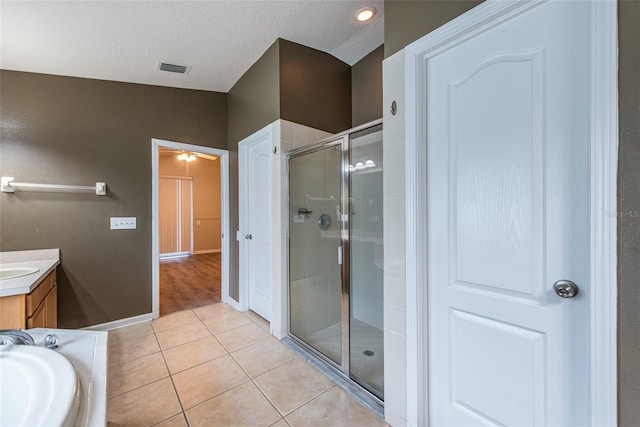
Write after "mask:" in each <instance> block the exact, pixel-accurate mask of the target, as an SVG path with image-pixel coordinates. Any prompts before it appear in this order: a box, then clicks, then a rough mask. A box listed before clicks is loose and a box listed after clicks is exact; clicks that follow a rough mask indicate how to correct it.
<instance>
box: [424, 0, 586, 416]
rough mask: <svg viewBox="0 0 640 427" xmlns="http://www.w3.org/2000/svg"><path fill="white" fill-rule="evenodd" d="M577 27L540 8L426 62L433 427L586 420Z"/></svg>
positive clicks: (575, 11) (571, 16)
mask: <svg viewBox="0 0 640 427" xmlns="http://www.w3.org/2000/svg"><path fill="white" fill-rule="evenodd" d="M589 19H590V18H589V5H588V2H572V1H548V2H541V3H538V4H536V5H533V6H532V7H531V8H529V9H528V10H527V11H526V12H524V13H521V14H519V15H516V16H511V17H509V18H506V19H505V20H504V21H503V22H501V23H500V24H498V25H497V26H494V27H492V28H490V29H487V30H485V31H483V32H481V33H480V34H477V35H475V36H474V37H472V38H469V39H468V40H466V41H464V42H462V43H460V44H457V45H456V46H455V47H452V48H451V49H449V50H447V51H445V52H442V53H441V54H439V55H436V56H434V57H432V58H431V59H429V62H428V64H427V68H426V70H427V73H426V79H427V80H426V87H425V89H426V93H427V94H428V96H427V95H424V96H425V98H426V99H427V116H426V120H427V125H426V129H427V192H428V195H427V204H428V206H427V218H428V224H427V233H428V236H429V241H428V246H427V248H428V249H427V251H428V259H427V262H428V326H427V330H428V361H427V363H428V372H429V374H428V377H429V393H428V395H429V402H428V403H429V418H430V423H431V425H434V426H443V425H465V426H468V425H514V426H515V425H520V426H525V425H528V426H533V425H556V426H560V425H562V426H568V425H587V424H588V416H589V415H588V408H587V405H588V402H589V390H588V384H589V381H588V378H589V377H588V376H589V370H588V360H587V357H588V349H589V347H588V339H587V337H588V335H587V332H588V325H589V319H588V316H587V313H588V312H587V309H588V307H587V302H588V300H589V283H588V277H589V276H588V274H589V241H588V236H589V198H588V194H589V188H590V187H589V185H590V184H589V163H588V162H589V108H590V107H589V96H588V94H589V58H588V46H589V45H588V43H589ZM563 279H564V280H570V281H572V282H575V283H576V284H577V285H578V286H579V293H578V294H577V296H575V297H574V298H570V299H569V298H567V299H565V298H560V297H559V296H558V295H556V292H554V283H555V282H556V281H558V280H563Z"/></svg>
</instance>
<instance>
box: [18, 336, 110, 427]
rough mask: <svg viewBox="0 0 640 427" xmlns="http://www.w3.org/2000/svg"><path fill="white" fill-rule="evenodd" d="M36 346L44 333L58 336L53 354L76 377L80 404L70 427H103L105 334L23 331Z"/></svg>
mask: <svg viewBox="0 0 640 427" xmlns="http://www.w3.org/2000/svg"><path fill="white" fill-rule="evenodd" d="M25 332H27V333H28V334H29V335H31V336H32V337H33V339H34V341H35V343H36V345H37V346H38V347H43V344H42V340H43V339H44V337H45V336H46V335H48V334H56V335H57V336H58V345H59V346H60V347H59V348H58V349H57V350H56V351H57V352H58V353H60V354H62V355H64V356H65V357H66V358H67V359H69V361H70V362H71V364H72V365H73V367H74V368H75V369H76V372H77V373H78V377H79V378H80V387H81V390H80V392H81V396H82V401H81V404H80V409H79V411H78V416H77V417H76V422H75V424H74V426H77V427H85V426H88V427H94V426H100V427H104V426H105V425H106V420H107V412H106V410H107V337H108V335H107V332H98V331H86V330H81V331H78V330H71V329H42V328H36V329H27V330H26V331H25Z"/></svg>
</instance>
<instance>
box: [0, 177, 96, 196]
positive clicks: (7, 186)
mask: <svg viewBox="0 0 640 427" xmlns="http://www.w3.org/2000/svg"><path fill="white" fill-rule="evenodd" d="M19 188H25V189H32V190H53V191H56V190H58V191H64V192H66V191H72V192H76V191H91V192H94V191H95V193H96V195H98V196H106V195H107V184H105V183H104V182H96V185H65V184H34V183H30V182H15V179H14V178H13V177H12V176H3V177H2V182H1V183H0V190H2V192H3V193H15V191H16V189H19Z"/></svg>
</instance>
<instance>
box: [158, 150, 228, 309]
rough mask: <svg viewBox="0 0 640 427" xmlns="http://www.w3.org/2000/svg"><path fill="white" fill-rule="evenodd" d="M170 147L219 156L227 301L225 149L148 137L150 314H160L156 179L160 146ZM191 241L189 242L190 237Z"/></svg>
mask: <svg viewBox="0 0 640 427" xmlns="http://www.w3.org/2000/svg"><path fill="white" fill-rule="evenodd" d="M161 147H162V148H171V149H174V150H184V151H194V152H196V153H202V154H210V155H212V156H217V157H220V198H221V200H220V202H221V205H220V208H221V217H222V220H221V230H222V242H221V247H222V259H221V266H220V267H221V270H222V271H221V281H222V289H221V297H222V302H229V300H231V296H230V295H229V255H230V245H229V242H230V238H231V232H230V229H229V224H230V219H231V218H230V216H229V151H228V150H222V149H219V148H212V147H203V146H200V145H192V144H184V143H181V142H175V141H167V140H163V139H157V138H152V139H151V308H152V317H153V319H157V318H158V317H160V248H159V236H158V227H159V224H160V221H159V212H158V201H159V200H158V190H159V180H160V148H161ZM191 240H192V242H191V243H192V245H193V238H192V239H191Z"/></svg>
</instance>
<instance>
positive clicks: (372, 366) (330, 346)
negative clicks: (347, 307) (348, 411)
mask: <svg viewBox="0 0 640 427" xmlns="http://www.w3.org/2000/svg"><path fill="white" fill-rule="evenodd" d="M340 332H341V328H340V323H336V324H333V325H331V326H329V327H328V328H325V329H321V330H319V331H317V332H314V333H312V334H310V335H309V336H308V337H307V339H306V340H305V341H307V343H308V344H310V345H312V346H313V347H315V348H316V349H318V350H320V351H321V352H322V353H324V354H325V355H326V356H328V357H330V358H331V359H333V360H340V357H341V351H342V346H341V344H340V341H338V340H337V339H336V337H340V336H341V333H340ZM365 352H366V354H365ZM371 352H373V354H371ZM351 374H352V375H353V376H355V377H357V378H358V379H359V380H360V381H364V382H366V383H367V384H369V385H370V386H373V387H374V388H375V389H377V390H379V391H381V392H382V390H384V346H383V340H382V330H380V329H378V328H376V327H373V326H371V325H369V324H368V323H364V322H361V321H360V320H357V319H351Z"/></svg>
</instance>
